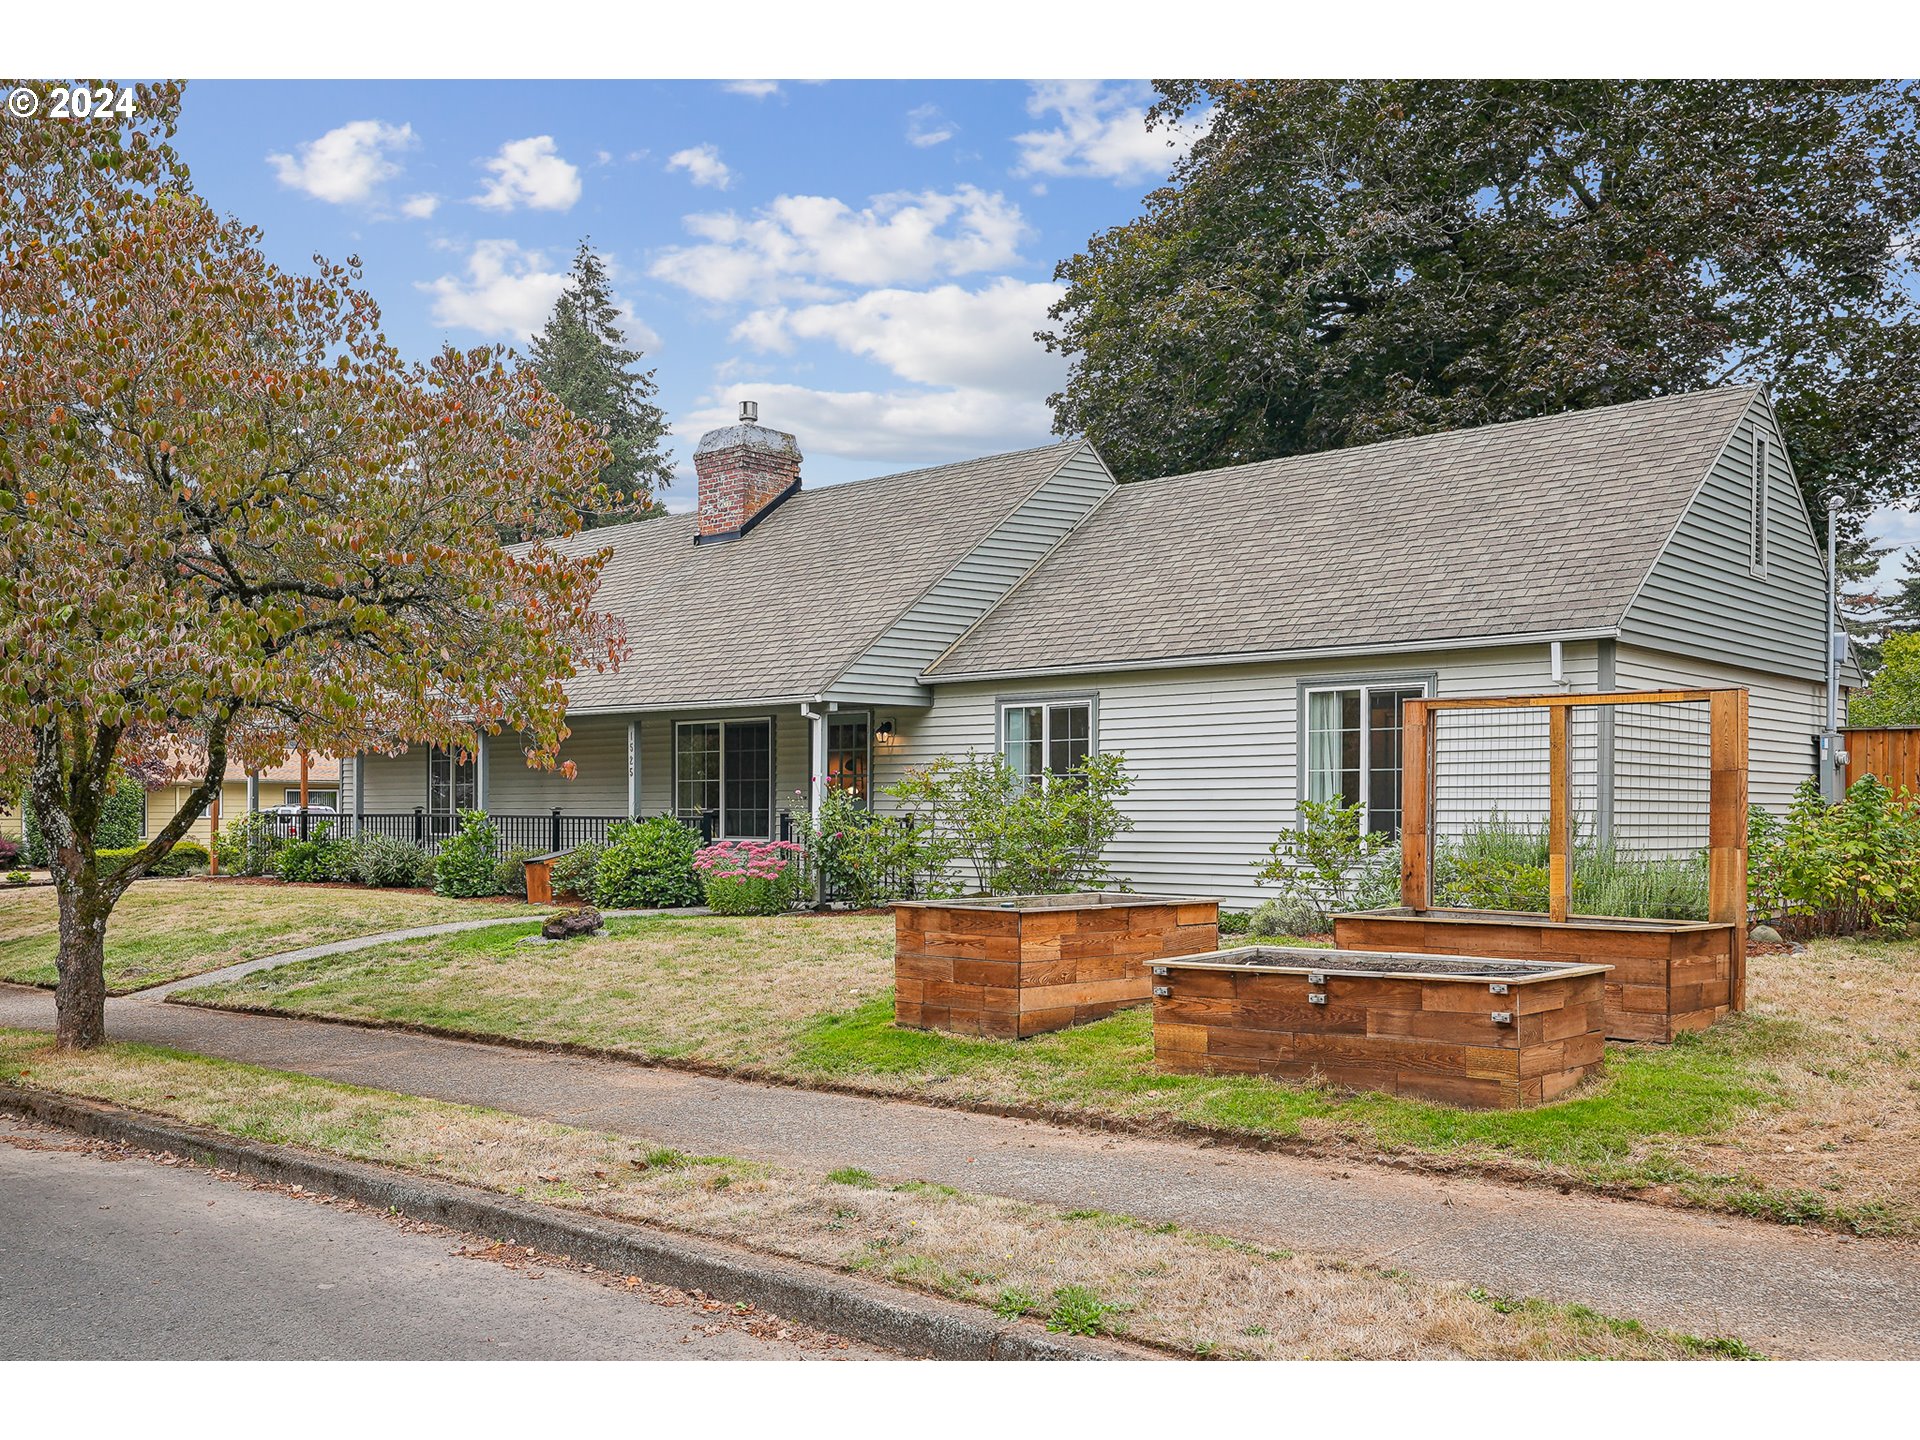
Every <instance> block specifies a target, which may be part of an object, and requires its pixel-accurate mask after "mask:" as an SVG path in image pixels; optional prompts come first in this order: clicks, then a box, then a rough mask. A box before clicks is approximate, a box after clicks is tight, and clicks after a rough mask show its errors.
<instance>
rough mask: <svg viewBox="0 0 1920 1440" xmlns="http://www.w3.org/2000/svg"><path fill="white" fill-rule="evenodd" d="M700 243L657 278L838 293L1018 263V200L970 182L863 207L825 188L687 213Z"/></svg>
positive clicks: (719, 295) (822, 295) (657, 270)
mask: <svg viewBox="0 0 1920 1440" xmlns="http://www.w3.org/2000/svg"><path fill="white" fill-rule="evenodd" d="M685 223H686V226H687V229H688V230H689V231H691V232H692V233H693V234H694V235H695V236H696V237H698V239H699V240H700V242H701V243H699V244H695V245H687V246H676V247H673V248H670V249H668V250H666V251H665V252H663V253H662V254H661V255H660V256H659V257H658V258H657V259H656V260H655V261H654V263H653V266H652V273H653V275H654V276H655V277H656V278H658V279H662V280H666V281H669V282H670V283H672V284H675V285H678V286H680V287H681V288H682V289H684V290H689V291H691V292H692V293H693V294H695V295H698V296H700V297H701V298H702V299H706V300H714V301H721V302H725V301H735V300H741V299H744V298H746V297H747V296H749V295H754V296H773V297H780V298H797V299H808V300H815V299H833V298H838V293H839V292H838V290H837V288H836V287H841V286H848V285H861V286H885V285H900V284H913V283H918V282H924V281H928V280H935V279H940V278H943V277H945V276H951V275H966V274H975V273H978V272H980V271H983V270H993V269H998V268H1000V267H1002V266H1006V265H1010V264H1014V263H1017V262H1018V261H1019V258H1020V255H1019V250H1020V243H1021V241H1022V240H1024V239H1025V238H1026V236H1027V234H1028V228H1027V223H1026V221H1025V219H1024V218H1023V217H1022V216H1021V214H1020V207H1019V206H1017V205H1015V204H1013V203H1012V202H1010V201H1008V200H1007V199H1006V198H1005V197H1004V196H1002V195H999V194H997V193H996V194H988V193H987V192H986V191H983V190H980V189H978V188H976V187H974V186H971V185H963V186H960V187H959V188H958V189H955V190H953V191H950V192H940V191H932V190H928V191H923V192H921V193H919V194H917V195H916V194H895V195H878V196H875V197H874V198H873V199H872V200H871V201H869V202H868V204H867V205H866V206H865V208H863V209H860V210H855V209H853V208H852V207H851V206H850V205H848V204H847V203H846V202H845V201H843V200H836V199H833V198H831V197H829V196H824V195H782V196H780V197H779V198H778V199H776V200H774V201H773V202H772V204H770V205H767V206H765V207H764V208H762V209H760V210H757V211H755V212H754V214H753V215H752V216H750V217H747V218H744V219H743V218H742V217H740V216H739V215H737V214H735V213H734V212H732V211H725V212H713V213H707V214H699V215H689V216H687V217H686V222H685Z"/></svg>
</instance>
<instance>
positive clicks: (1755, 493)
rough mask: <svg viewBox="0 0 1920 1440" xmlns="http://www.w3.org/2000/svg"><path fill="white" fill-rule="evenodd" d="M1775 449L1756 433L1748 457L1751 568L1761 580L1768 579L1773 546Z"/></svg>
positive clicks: (1748, 541)
mask: <svg viewBox="0 0 1920 1440" xmlns="http://www.w3.org/2000/svg"><path fill="white" fill-rule="evenodd" d="M1772 451H1773V443H1772V441H1770V440H1769V439H1768V438H1767V437H1766V436H1765V435H1760V434H1756V435H1755V436H1754V437H1753V447H1752V449H1751V450H1750V451H1749V452H1748V460H1747V463H1748V467H1749V470H1748V475H1747V522H1748V528H1747V569H1748V570H1749V571H1750V572H1751V573H1752V574H1754V575H1756V576H1758V577H1760V578H1761V579H1765V578H1766V574H1767V564H1768V562H1769V561H1770V560H1771V558H1772V554H1771V552H1772V548H1773V534H1772V529H1773V498H1772V497H1773V455H1772Z"/></svg>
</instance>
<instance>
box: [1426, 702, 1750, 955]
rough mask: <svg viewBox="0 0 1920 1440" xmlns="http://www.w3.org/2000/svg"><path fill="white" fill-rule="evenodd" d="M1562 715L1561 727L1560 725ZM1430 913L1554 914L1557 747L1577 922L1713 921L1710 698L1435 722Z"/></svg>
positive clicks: (1493, 710)
mask: <svg viewBox="0 0 1920 1440" xmlns="http://www.w3.org/2000/svg"><path fill="white" fill-rule="evenodd" d="M1556 711H1557V712H1558V715H1559V717H1560V718H1558V719H1556ZM1431 725H1432V742H1431V743H1432V768H1431V771H1430V780H1429V785H1430V795H1429V801H1428V803H1429V807H1430V810H1429V814H1430V834H1431V839H1430V843H1429V846H1428V855H1427V863H1428V866H1429V871H1428V879H1429V885H1430V893H1431V895H1432V901H1431V903H1432V904H1433V905H1435V906H1437V907H1441V908H1451V909H1471V910H1495V911H1516V912H1534V911H1546V910H1549V909H1550V908H1551V903H1550V900H1551V887H1552V884H1553V869H1552V859H1551V855H1552V851H1553V849H1554V848H1555V847H1554V846H1553V844H1552V828H1553V825H1554V823H1555V807H1554V800H1553V772H1554V756H1553V748H1554V735H1555V729H1556V726H1561V727H1564V741H1563V743H1564V745H1565V747H1566V754H1565V768H1564V793H1565V799H1564V802H1563V804H1564V808H1563V810H1562V812H1561V813H1562V815H1563V817H1564V818H1563V819H1562V820H1561V821H1560V823H1562V824H1564V825H1565V827H1566V834H1565V836H1564V845H1563V847H1561V848H1563V849H1564V852H1565V861H1564V863H1565V865H1566V868H1567V871H1568V883H1569V888H1570V891H1571V894H1570V911H1571V912H1572V913H1576V914H1585V915H1622V916H1645V917H1649V918H1657V919H1670V920H1693V919H1702V918H1704V917H1705V914H1706V906H1707V856H1706V851H1707V846H1708V844H1709V840H1710V818H1711V815H1712V804H1711V779H1712V771H1711V746H1710V742H1711V734H1712V726H1711V714H1710V707H1709V704H1708V702H1707V701H1705V700H1691V699H1689V700H1649V701H1646V702H1627V703H1611V704H1605V705H1581V704H1579V703H1578V700H1577V698H1576V699H1574V700H1573V703H1571V704H1566V705H1561V706H1555V707H1549V706H1544V705H1531V706H1529V705H1515V706H1513V707H1510V708H1504V707H1469V708H1461V709H1448V708H1446V707H1445V704H1444V702H1436V705H1435V708H1434V710H1433V713H1432V716H1431Z"/></svg>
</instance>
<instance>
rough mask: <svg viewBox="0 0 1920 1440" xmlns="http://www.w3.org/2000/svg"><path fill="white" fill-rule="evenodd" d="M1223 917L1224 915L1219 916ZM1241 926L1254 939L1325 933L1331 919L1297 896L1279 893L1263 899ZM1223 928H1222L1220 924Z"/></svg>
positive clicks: (1324, 912) (1316, 907)
mask: <svg viewBox="0 0 1920 1440" xmlns="http://www.w3.org/2000/svg"><path fill="white" fill-rule="evenodd" d="M1220 918H1221V919H1222V920H1224V919H1226V918H1227V917H1226V916H1224V915H1222V916H1221V917H1220ZM1245 918H1246V922H1247V923H1246V924H1245V925H1244V926H1242V927H1241V928H1242V929H1243V930H1245V932H1246V933H1247V934H1248V935H1250V936H1252V937H1253V938H1254V939H1256V940H1270V939H1274V938H1276V937H1280V936H1287V935H1324V934H1325V933H1326V932H1327V930H1328V928H1329V926H1330V924H1331V922H1330V921H1329V920H1328V918H1327V912H1326V911H1324V910H1322V909H1320V908H1319V907H1318V906H1316V905H1314V904H1313V903H1312V902H1311V901H1308V900H1306V899H1304V898H1302V897H1301V896H1298V895H1282V896H1280V897H1279V898H1277V899H1273V900H1265V901H1262V902H1261V903H1260V904H1258V905H1256V906H1255V907H1254V908H1253V913H1252V914H1250V915H1248V916H1246V917H1245ZM1222 928H1225V927H1222Z"/></svg>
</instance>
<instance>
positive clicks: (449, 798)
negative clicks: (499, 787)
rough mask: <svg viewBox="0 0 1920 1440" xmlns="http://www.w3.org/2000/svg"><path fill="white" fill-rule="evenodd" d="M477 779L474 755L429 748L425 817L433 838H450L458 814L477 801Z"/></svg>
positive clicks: (477, 767) (478, 788) (478, 774)
mask: <svg viewBox="0 0 1920 1440" xmlns="http://www.w3.org/2000/svg"><path fill="white" fill-rule="evenodd" d="M479 777H480V767H479V765H478V764H477V762H476V759H475V757H474V756H472V755H467V754H460V755H455V754H452V753H450V752H449V751H446V750H442V749H441V748H440V747H439V746H438V745H436V746H434V747H433V750H432V752H431V753H430V754H429V755H428V756H427V815H428V817H429V821H430V824H431V828H432V831H433V833H434V834H435V835H451V834H452V833H453V832H454V829H455V827H456V825H457V824H458V817H459V814H460V812H461V811H462V810H471V809H473V807H474V806H475V805H476V804H477V803H478V802H479V794H480V785H479Z"/></svg>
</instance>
